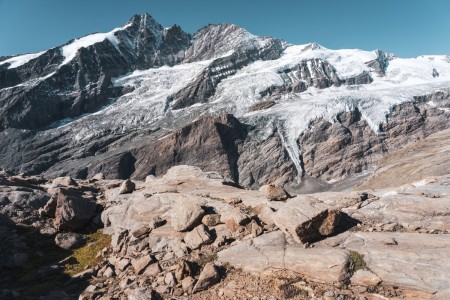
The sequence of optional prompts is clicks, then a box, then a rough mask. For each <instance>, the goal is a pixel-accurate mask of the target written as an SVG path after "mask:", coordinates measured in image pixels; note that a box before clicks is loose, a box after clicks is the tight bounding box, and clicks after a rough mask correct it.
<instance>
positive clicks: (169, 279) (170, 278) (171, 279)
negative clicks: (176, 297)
mask: <svg viewBox="0 0 450 300" xmlns="http://www.w3.org/2000/svg"><path fill="white" fill-rule="evenodd" d="M164 283H165V284H167V285H168V286H170V287H174V286H175V285H176V284H177V280H176V278H175V275H174V274H173V273H172V272H167V274H166V276H165V277H164Z"/></svg>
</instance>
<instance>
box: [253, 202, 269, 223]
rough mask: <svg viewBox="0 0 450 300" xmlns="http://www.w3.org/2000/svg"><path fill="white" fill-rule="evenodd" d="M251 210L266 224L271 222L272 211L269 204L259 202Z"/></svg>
mask: <svg viewBox="0 0 450 300" xmlns="http://www.w3.org/2000/svg"><path fill="white" fill-rule="evenodd" d="M253 212H254V213H255V214H256V215H257V216H258V218H259V219H260V220H261V221H263V222H264V223H266V224H267V225H272V224H273V215H274V211H273V210H272V208H270V207H269V206H267V205H264V204H260V205H258V206H256V207H254V208H253Z"/></svg>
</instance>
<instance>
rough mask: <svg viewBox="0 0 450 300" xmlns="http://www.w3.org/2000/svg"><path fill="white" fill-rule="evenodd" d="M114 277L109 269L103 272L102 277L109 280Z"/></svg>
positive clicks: (112, 271)
mask: <svg viewBox="0 0 450 300" xmlns="http://www.w3.org/2000/svg"><path fill="white" fill-rule="evenodd" d="M113 276H114V270H113V269H112V268H111V267H108V268H106V270H105V272H103V277H105V278H111V277H113Z"/></svg>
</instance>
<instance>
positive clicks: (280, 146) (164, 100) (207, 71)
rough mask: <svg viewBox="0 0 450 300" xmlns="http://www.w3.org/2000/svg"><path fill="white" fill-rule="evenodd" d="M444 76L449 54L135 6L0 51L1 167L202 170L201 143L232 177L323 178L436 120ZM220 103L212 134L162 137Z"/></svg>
mask: <svg viewBox="0 0 450 300" xmlns="http://www.w3.org/2000/svg"><path fill="white" fill-rule="evenodd" d="M449 87H450V58H449V57H448V56H421V57H417V58H411V59H402V58H398V57H396V56H395V55H393V54H391V53H389V52H383V51H380V50H376V51H363V50H357V49H347V50H345V49H344V50H330V49H326V48H325V47H323V46H320V45H318V44H315V43H311V44H306V45H290V44H288V43H286V42H284V41H281V40H278V39H273V38H270V37H257V36H254V35H252V34H250V33H248V32H247V31H245V30H244V29H242V28H239V27H237V26H235V25H232V24H220V25H208V26H206V27H204V28H202V29H200V30H199V31H198V32H197V33H195V34H194V35H190V34H188V33H185V32H184V31H183V30H182V29H181V28H180V27H179V26H176V25H175V26H173V27H171V28H168V29H165V28H163V27H162V26H161V25H160V24H159V23H157V22H156V21H155V20H154V19H153V18H152V17H151V16H150V15H148V14H144V15H141V16H134V17H133V18H132V19H131V20H130V21H129V22H128V23H127V24H125V25H124V26H123V27H119V28H117V29H114V30H113V31H111V32H109V33H105V34H99V33H97V34H92V35H88V36H86V37H82V38H80V39H76V40H72V41H70V42H69V43H67V44H66V45H63V46H61V47H57V48H54V49H50V50H48V51H45V52H41V53H37V54H29V55H22V56H16V57H9V58H5V59H4V60H2V61H0V119H1V123H0V130H1V132H0V138H1V139H0V147H1V149H2V150H0V166H2V167H6V168H10V169H15V170H16V171H27V172H31V173H42V172H45V174H46V175H47V176H50V177H51V176H56V175H62V174H71V175H74V176H77V177H86V176H92V175H93V174H94V172H98V171H102V172H104V173H106V175H108V176H110V177H129V176H132V177H134V178H143V177H145V175H147V174H151V173H155V172H156V173H158V174H160V173H164V172H165V171H166V170H167V168H168V167H170V166H172V165H175V164H180V163H187V162H189V163H190V164H197V165H199V166H202V167H203V168H204V167H205V166H207V165H208V162H207V161H205V160H206V159H208V158H207V157H208V155H206V156H205V155H204V153H207V152H208V153H209V151H210V149H222V150H219V152H218V153H221V154H220V155H219V156H217V157H216V156H214V155H212V156H211V157H215V158H214V159H216V160H218V162H217V165H222V166H223V167H220V169H221V170H222V172H224V174H227V176H229V177H230V178H231V179H233V180H235V181H237V182H238V183H240V184H241V185H243V186H247V187H258V186H259V185H261V184H265V183H268V182H276V183H278V184H287V183H289V184H290V185H291V186H293V187H303V188H307V187H306V186H307V185H308V186H310V185H309V184H308V182H312V183H311V184H312V187H311V188H313V189H316V188H321V189H322V188H328V187H329V184H330V183H332V182H335V181H339V180H343V179H345V178H347V177H351V176H353V175H354V174H356V173H360V172H363V171H364V170H367V169H370V168H371V167H373V166H374V165H376V164H377V162H378V160H379V158H380V157H381V155H382V154H383V153H386V152H388V151H390V150H391V149H397V148H400V147H402V146H403V145H404V144H406V143H408V142H409V139H410V138H413V139H414V140H416V139H421V138H423V137H425V136H427V135H429V134H432V133H434V132H437V131H440V130H443V129H445V128H447V127H448V124H449V122H448V119H449V107H450V105H449V99H450V97H449V93H448V90H446V89H447V88H449ZM226 114H233V115H234V116H235V117H236V118H237V120H236V121H235V122H234V124H238V123H239V124H241V125H238V126H231V127H230V128H231V129H230V130H231V131H230V134H227V135H225V137H222V136H220V135H219V136H217V138H214V139H212V140H213V141H214V145H211V144H203V143H201V142H200V143H194V144H192V140H189V139H193V140H195V139H198V138H199V137H198V136H197V135H194V134H193V135H191V136H187V137H183V140H184V143H186V144H187V145H191V144H192V145H195V147H194V148H195V149H194V148H192V149H191V150H189V151H191V152H192V153H193V154H192V155H191V156H189V155H181V156H180V155H174V154H173V153H169V152H170V151H175V150H176V149H178V146H174V147H169V148H170V149H171V150H170V151H167V149H169V148H167V146H162V144H161V143H162V142H161V139H162V138H163V137H165V136H167V135H171V134H172V132H174V133H173V134H174V135H175V136H176V134H177V133H176V132H177V130H181V132H183V130H184V131H186V130H187V129H186V128H191V127H192V126H196V127H199V128H201V127H202V126H205V128H214V126H218V125H217V124H222V123H223V121H220V120H221V118H223V117H220V116H223V115H226ZM216 117H219V118H218V119H215V118H216ZM227 118H229V117H227ZM218 120H219V121H218ZM222 120H223V119H222ZM193 122H195V123H193ZM211 122H212V123H211ZM236 122H237V123H236ZM191 123H192V124H191ZM202 124H203V125H202ZM212 124H216V125H212ZM242 128H246V129H245V130H244V131H245V132H246V133H245V136H242V134H243V129H242ZM204 134H206V135H205V137H206V136H209V134H210V133H208V132H207V131H205V132H204ZM200 136H202V135H201V134H200ZM233 136H240V138H238V139H235V138H233ZM399 137H402V138H399ZM186 139H188V140H186ZM201 140H202V139H201V138H200V141H201ZM160 145H161V146H160ZM161 147H162V148H161ZM202 147H205V148H202ZM151 149H153V150H151ZM155 149H164V150H161V152H162V153H161V156H158V155H155V154H156V152H155V151H156V150H155ZM208 149H209V150H208ZM178 150H179V149H178ZM194 150H195V151H197V152H195V151H194ZM151 151H153V152H151ZM166 152H167V153H166ZM194 152H195V153H197V154H194ZM152 153H153V154H152ZM202 153H203V154H202ZM18 154H19V155H18ZM175 157H176V159H175ZM230 157H233V159H232V161H233V162H232V163H231V164H230V161H227V162H224V161H222V160H229V158H230ZM210 159H212V158H210ZM162 162H165V163H162ZM156 165H159V166H160V167H159V168H156V169H155V168H154V166H156ZM124 166H126V167H124ZM155 170H157V171H155ZM302 176H303V179H302ZM315 178H319V181H317V180H316V179H315Z"/></svg>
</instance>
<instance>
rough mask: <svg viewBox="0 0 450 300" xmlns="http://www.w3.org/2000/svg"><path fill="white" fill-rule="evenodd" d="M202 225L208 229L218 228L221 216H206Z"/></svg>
mask: <svg viewBox="0 0 450 300" xmlns="http://www.w3.org/2000/svg"><path fill="white" fill-rule="evenodd" d="M202 223H203V224H205V225H206V226H208V227H213V226H216V225H218V224H219V223H220V215H219V214H212V215H206V216H204V217H203V218H202Z"/></svg>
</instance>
